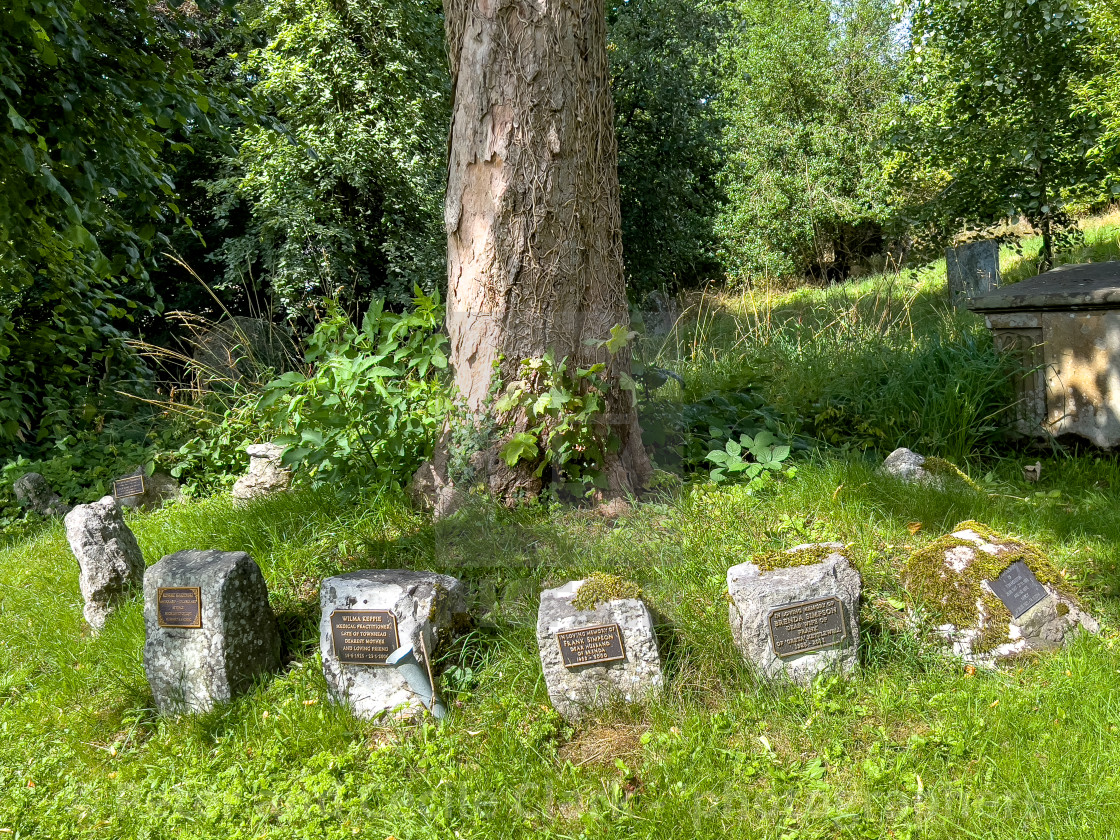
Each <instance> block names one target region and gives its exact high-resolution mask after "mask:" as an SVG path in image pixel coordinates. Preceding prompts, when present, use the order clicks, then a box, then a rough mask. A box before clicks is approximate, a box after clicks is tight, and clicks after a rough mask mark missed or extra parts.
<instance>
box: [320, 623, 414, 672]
mask: <svg viewBox="0 0 1120 840" xmlns="http://www.w3.org/2000/svg"><path fill="white" fill-rule="evenodd" d="M331 640H332V642H333V644H334V655H335V658H336V659H337V660H338V661H339V662H341V663H342V664H344V665H384V664H385V662H386V660H387V659H388V658H389V657H390V656H391V655H392V653H393V651H395V650H396V649H397V648H398V647H400V639H399V638H398V636H397V617H396V616H395V615H393V613H391V612H390V611H389V610H335V611H334V612H332V613H331Z"/></svg>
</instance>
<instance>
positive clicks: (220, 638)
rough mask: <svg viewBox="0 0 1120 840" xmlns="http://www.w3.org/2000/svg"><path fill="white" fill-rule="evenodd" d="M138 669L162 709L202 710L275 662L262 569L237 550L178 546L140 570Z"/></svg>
mask: <svg viewBox="0 0 1120 840" xmlns="http://www.w3.org/2000/svg"><path fill="white" fill-rule="evenodd" d="M144 624H145V630H146V633H147V639H146V641H145V643H144V670H145V672H147V675H148V683H149V685H151V687H152V694H154V695H155V699H156V707H157V708H158V709H159V710H160V712H162V713H164V714H182V713H187V712H205V711H208V710H209V709H211V708H213V707H214V705H215V704H216V703H224V702H228V701H229V700H232V699H233V698H234V697H236V696H237V695H238V694H242V693H244V692H245V691H246V690H248V689H249V688H250V687H251V686H252V685H253V683H254V682H255V681H257V680H258V679H260V678H261V677H262V676H264V675H265V674H268V673H271V672H273V671H276V670H278V669H279V667H280V635H279V633H278V632H277V629H276V619H275V617H274V616H273V614H272V609H271V607H269V604H268V588H267V586H266V585H265V582H264V576H263V575H261V570H260V567H258V566H257V564H256V563H254V562H253V560H252V558H251V557H249V555H248V554H246V553H245V552H243V551H216V550H211V551H180V552H178V553H177V554H172V555H170V556H168V557H164V558H163V559H162V560H160V561H159V562H158V563H156V564H155V565H154V566H152V567H151V568H150V569H148V571H147V572H146V573H145V574H144Z"/></svg>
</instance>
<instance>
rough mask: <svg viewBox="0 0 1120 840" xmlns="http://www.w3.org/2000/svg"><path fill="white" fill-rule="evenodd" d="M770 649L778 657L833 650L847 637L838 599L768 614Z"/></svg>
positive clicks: (798, 604) (800, 604)
mask: <svg viewBox="0 0 1120 840" xmlns="http://www.w3.org/2000/svg"><path fill="white" fill-rule="evenodd" d="M769 618H770V620H769V626H770V645H771V646H772V647H773V648H774V653H775V654H776V655H777V656H779V657H786V656H796V655H797V654H799V653H808V652H810V651H814V650H824V649H825V648H830V647H836V646H837V645H840V644H843V643H844V642H845V641H846V640H847V637H848V633H847V630H846V629H845V626H844V605H843V604H842V603H841V602H840V599H839V598H835V597H828V598H812V599H810V600H808V601H798V602H796V603H794V604H787V605H786V606H784V607H777V608H776V609H774V610H771V611H770V617H769Z"/></svg>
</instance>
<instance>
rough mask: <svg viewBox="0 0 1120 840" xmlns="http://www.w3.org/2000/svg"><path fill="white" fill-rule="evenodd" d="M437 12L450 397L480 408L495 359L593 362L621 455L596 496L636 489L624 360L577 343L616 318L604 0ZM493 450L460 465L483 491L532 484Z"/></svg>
mask: <svg viewBox="0 0 1120 840" xmlns="http://www.w3.org/2000/svg"><path fill="white" fill-rule="evenodd" d="M444 10H445V13H446V22H447V40H448V50H449V53H450V59H451V72H452V80H453V84H454V109H453V114H452V127H451V146H450V163H449V171H448V180H447V203H446V208H445V224H446V230H447V251H448V254H447V256H448V294H447V298H448V299H447V328H448V333H449V335H450V339H451V362H452V365H453V367H454V370H455V384H456V386H457V387H458V391H459V394H460V396H461V398H462V399H463V401H464V402H465V404H466V406H467V408H468V409H469V410H470V411H472V412H476V413H487V412H488V410H489V408H490V406H489V404H488V403H489V401H490V399H491V398H492V395H491V387H490V386H491V377H492V375H493V372H494V362H495V361H496V360H499V359H501V360H502V362H501V365H500V371H501V375H502V377H503V379H504V380H505V381H507V382H508V381H511V380H513V379H515V378H516V375H517V371H518V365H519V363H520V361H521V360H523V359H527V358H533V357H539V356H542V355H544V353H545V352H546V351H549V350H551V351H552V353H553V354H554V356H555V358H556V359H560V358H563V357H568V358H569V360H570V361H571V362H573V363H574V364H573V368H574V365H580V366H586V365H589V364H591V363H594V362H605V363H607V365H608V368H607V375H608V377H609V381H611V382H612V383H613V385H612V388H611V391H610V393H609V394H608V398H607V403H608V408H607V412H606V416H605V418H604V422H605V423H606V424H609V427H610V429H611V430H613V432H614V434H615V435H616V436H617V439H618V441H619V443H620V446H619V448H618V451H617V452H616V453H612V454H611V455H609V456H608V458H607V463H605V464H603V465H602V466H603V469H604V473H605V477H606V479H607V482H608V490H607V491H606V495H608V496H619V495H622V494H624V493H627V492H637V491H639V490H640V489H642V487H643V486H644V485H645V483H646V482H647V480H648V478H649V474H650V465H649V459H648V457H647V456H646V453H645V451H644V450H643V448H642V443H641V432H640V430H639V428H638V422H637V413H636V410H635V407H634V405H633V399H632V393H631V392H629V391H625V390H621V389H620V388H619V387H618V377H619V376H620V375H621V374H624V373H628V371H629V353H628V351H623V352H622V353H618V354H617V355H615V356H613V357H611V356H610V355H609V354H608V353H607V352H606V351H605V350H604V349H603V348H602V347H595V346H589V344H588V340H594V339H606V338H608V337H609V335H610V330H611V327H613V326H615V325H624V326H625V325H628V323H629V314H628V307H627V301H626V290H625V282H624V279H623V270H622V234H621V222H620V214H619V190H618V146H617V142H616V139H615V133H614V104H613V100H612V98H611V92H610V73H609V68H608V64H607V43H606V21H605V13H604V6H603V0H444ZM442 445H443V447H444V448H446V446H447V445H448V440H447V436H446V435H445V440H444V442H443V444H442ZM500 445H501V441H497V442H496V443H491V444H490V445H489V448H488V451H487V452H484V453H482V455H483V456H484V457H481V458H480V457H476V458H475V459H474V460H473V463H475V464H476V465H478V466H484V467H485V470H484V471H485V473H486V475H487V480H488V482H489V486H490V489H491V491H492V492H493V493H494V494H495V495H497V496H499V497H504V498H507V499H509V498H512V497H515V496H517V495H521V494H524V493H525V492H526V491H528V492H530V493H532V492H534V491H536V490H539V489H540V484H539V479H535V478H534V477H533V476H532V470H531V468H529V467H528V466H527V465H525V464H519V465H517V466H515V467H514V468H509V467H506V466H505V464H504V463H502V462H501V460H500V459H499V458H497V457H496V452H497V448H498V447H499V446H500ZM438 460H439V459H438V458H437V461H438ZM483 462H485V463H484V464H483Z"/></svg>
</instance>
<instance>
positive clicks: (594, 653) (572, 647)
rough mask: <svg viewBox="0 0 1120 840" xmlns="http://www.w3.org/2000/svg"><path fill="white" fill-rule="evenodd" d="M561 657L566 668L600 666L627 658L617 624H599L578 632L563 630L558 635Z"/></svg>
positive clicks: (557, 641)
mask: <svg viewBox="0 0 1120 840" xmlns="http://www.w3.org/2000/svg"><path fill="white" fill-rule="evenodd" d="M556 643H557V644H558V645H560V656H561V658H562V659H563V660H564V667H565V668H575V667H577V666H579V665H599V664H601V663H603V662H617V661H618V660H620V659H625V658H626V651H625V650H623V648H622V632H621V630H620V629H619V626H618V625H617V624H599V625H596V626H595V627H580V628H578V629H576V630H561V631H560V632H559V633H557V634H556Z"/></svg>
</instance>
